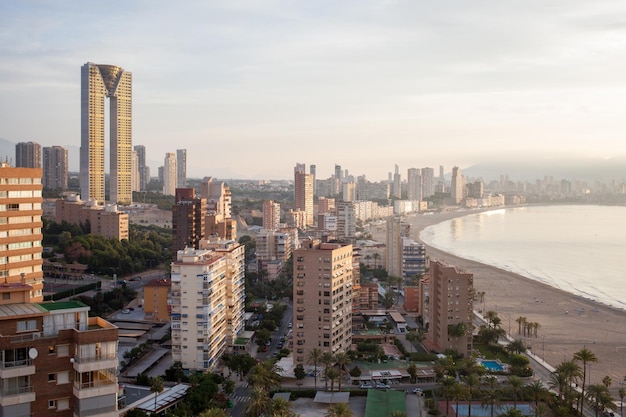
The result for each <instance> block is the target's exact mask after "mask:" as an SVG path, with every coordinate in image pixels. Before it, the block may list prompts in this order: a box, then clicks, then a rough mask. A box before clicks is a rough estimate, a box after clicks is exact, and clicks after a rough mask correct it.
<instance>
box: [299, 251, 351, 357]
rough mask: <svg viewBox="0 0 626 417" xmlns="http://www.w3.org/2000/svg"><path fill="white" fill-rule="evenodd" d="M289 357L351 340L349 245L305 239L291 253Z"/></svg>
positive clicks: (342, 347) (345, 345)
mask: <svg viewBox="0 0 626 417" xmlns="http://www.w3.org/2000/svg"><path fill="white" fill-rule="evenodd" d="M293 260H294V262H293V277H294V280H293V285H294V288H293V293H294V308H293V343H294V346H293V349H294V354H293V361H294V365H298V364H302V365H305V363H306V357H307V355H308V354H309V352H311V351H312V350H313V349H319V350H321V351H322V352H330V353H333V354H336V353H338V352H347V351H348V350H349V349H350V345H351V344H352V296H353V292H352V284H353V282H352V268H353V254H352V245H346V246H342V245H340V244H338V243H321V242H320V241H319V240H312V239H311V240H305V241H304V242H303V243H302V246H301V247H300V248H299V249H297V250H296V251H294V254H293Z"/></svg>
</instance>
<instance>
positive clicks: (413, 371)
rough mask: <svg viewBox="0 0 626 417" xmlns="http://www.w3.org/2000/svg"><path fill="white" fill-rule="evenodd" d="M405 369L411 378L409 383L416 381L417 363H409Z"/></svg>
mask: <svg viewBox="0 0 626 417" xmlns="http://www.w3.org/2000/svg"><path fill="white" fill-rule="evenodd" d="M406 371H407V373H408V374H409V376H410V377H411V380H410V381H411V383H414V382H416V381H417V365H415V364H414V363H411V364H410V365H409V366H407V368H406Z"/></svg>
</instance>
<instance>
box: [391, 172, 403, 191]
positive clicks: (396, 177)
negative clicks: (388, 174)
mask: <svg viewBox="0 0 626 417" xmlns="http://www.w3.org/2000/svg"><path fill="white" fill-rule="evenodd" d="M392 193H393V196H394V197H395V198H402V176H401V175H400V167H399V166H398V165H397V164H396V166H395V172H394V174H393V188H392Z"/></svg>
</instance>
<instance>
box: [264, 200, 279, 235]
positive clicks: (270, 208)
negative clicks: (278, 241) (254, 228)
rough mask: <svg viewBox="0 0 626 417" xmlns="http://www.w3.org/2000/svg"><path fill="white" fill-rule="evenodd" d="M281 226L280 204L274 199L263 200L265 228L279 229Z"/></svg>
mask: <svg viewBox="0 0 626 417" xmlns="http://www.w3.org/2000/svg"><path fill="white" fill-rule="evenodd" d="M279 227H280V204H279V203H276V202H275V201H273V200H265V201H264V202H263V229H267V230H277V229H278V228H279Z"/></svg>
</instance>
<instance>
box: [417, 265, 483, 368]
mask: <svg viewBox="0 0 626 417" xmlns="http://www.w3.org/2000/svg"><path fill="white" fill-rule="evenodd" d="M428 276H429V279H430V291H429V292H430V293H429V295H428V297H426V296H425V297H424V301H423V302H424V303H428V306H427V307H425V308H422V311H428V314H429V317H428V333H427V336H426V343H427V345H428V347H429V348H430V349H432V350H434V351H436V352H440V353H442V352H444V351H445V350H447V349H451V350H455V351H456V352H458V353H459V354H460V355H462V356H463V357H466V358H468V357H470V354H471V352H472V318H473V295H474V275H473V274H471V273H469V272H464V271H459V270H457V268H456V267H454V266H450V265H447V264H445V263H443V262H439V261H431V262H430V268H429V274H428Z"/></svg>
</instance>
